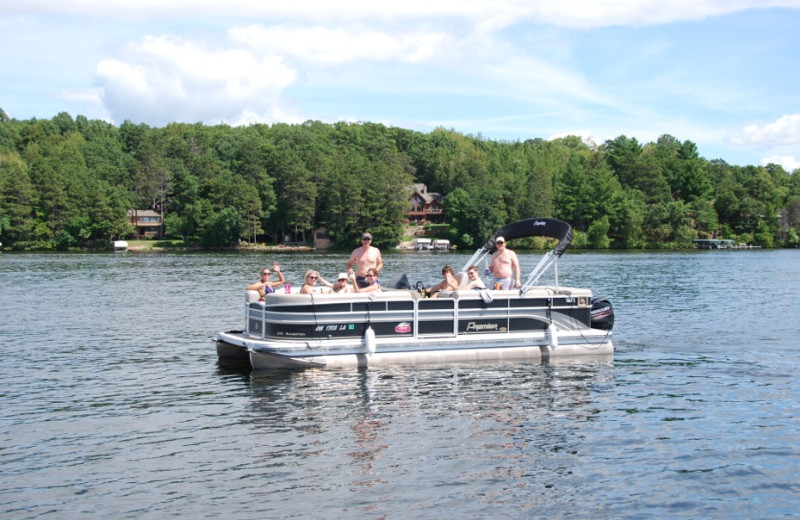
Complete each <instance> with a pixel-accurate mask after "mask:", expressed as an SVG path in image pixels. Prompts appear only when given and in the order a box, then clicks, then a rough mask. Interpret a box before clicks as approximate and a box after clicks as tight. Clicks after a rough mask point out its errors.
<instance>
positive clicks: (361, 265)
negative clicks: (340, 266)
mask: <svg viewBox="0 0 800 520" xmlns="http://www.w3.org/2000/svg"><path fill="white" fill-rule="evenodd" d="M371 244H372V235H371V234H370V233H364V234H362V235H361V247H357V248H355V249H353V253H352V254H351V255H350V260H348V261H347V270H348V271H349V270H350V269H352V270H353V272H354V274H355V275H356V283H357V284H358V286H359V287H361V288H364V287H366V286H368V285H369V282H368V281H367V278H366V276H367V271H369V269H370V268H372V269H375V271H376V273H380V271H381V269H383V258H381V252H380V250H379V249H378V248H377V247H372V245H371Z"/></svg>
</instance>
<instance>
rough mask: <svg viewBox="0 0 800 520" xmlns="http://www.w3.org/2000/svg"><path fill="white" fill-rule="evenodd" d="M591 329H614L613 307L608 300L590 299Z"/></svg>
mask: <svg viewBox="0 0 800 520" xmlns="http://www.w3.org/2000/svg"><path fill="white" fill-rule="evenodd" d="M591 315H592V328H593V329H600V330H611V329H612V328H613V327H614V307H613V306H612V305H611V302H610V301H609V300H608V298H592V311H591Z"/></svg>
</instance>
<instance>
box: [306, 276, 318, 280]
mask: <svg viewBox="0 0 800 520" xmlns="http://www.w3.org/2000/svg"><path fill="white" fill-rule="evenodd" d="M308 279H309V280H316V279H317V277H316V276H309V277H308Z"/></svg>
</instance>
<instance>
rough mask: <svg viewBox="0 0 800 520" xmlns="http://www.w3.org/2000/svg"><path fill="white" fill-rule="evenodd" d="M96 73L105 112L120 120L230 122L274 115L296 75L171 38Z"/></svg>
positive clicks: (278, 64) (275, 61) (151, 41)
mask: <svg viewBox="0 0 800 520" xmlns="http://www.w3.org/2000/svg"><path fill="white" fill-rule="evenodd" d="M120 54H121V55H120V56H117V57H115V58H108V59H105V60H103V61H102V62H100V64H99V65H98V66H97V70H96V73H95V76H96V81H97V83H98V85H99V87H100V89H101V90H102V98H103V102H104V104H105V107H106V109H107V110H108V112H109V113H110V115H111V117H112V118H113V119H114V121H116V122H117V123H119V122H121V120H123V119H131V120H133V121H136V122H139V121H147V122H148V123H150V124H155V125H160V124H166V123H168V122H170V121H183V122H196V121H206V122H210V123H211V122H231V121H236V120H241V119H243V118H245V119H246V114H252V113H258V114H262V117H263V118H264V119H267V118H269V114H270V113H271V112H272V111H274V110H275V104H276V103H277V100H278V97H279V96H280V93H281V91H282V90H283V89H284V88H286V87H287V86H288V85H290V84H291V83H292V82H293V81H294V80H295V77H296V72H295V71H294V70H293V69H291V68H290V67H288V66H287V65H286V64H284V63H283V61H282V60H281V59H280V58H277V57H273V56H270V55H266V56H255V55H253V54H251V53H248V52H246V51H243V50H238V49H231V50H216V49H208V48H206V47H204V46H201V45H198V44H195V43H193V42H189V41H186V40H182V39H179V38H173V37H159V38H153V37H148V38H144V39H143V40H141V41H139V42H136V43H134V44H131V45H130V46H129V47H128V48H126V49H125V50H124V51H123V52H121V53H120Z"/></svg>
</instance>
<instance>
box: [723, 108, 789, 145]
mask: <svg viewBox="0 0 800 520" xmlns="http://www.w3.org/2000/svg"><path fill="white" fill-rule="evenodd" d="M727 141H728V142H730V143H731V144H733V145H734V146H747V147H756V148H773V147H776V146H783V145H795V146H797V145H800V113H798V114H788V115H785V116H782V117H780V118H779V119H778V120H776V121H773V122H771V123H766V124H752V125H747V126H745V127H744V129H743V130H742V131H741V132H738V133H736V134H733V135H731V136H728V138H727Z"/></svg>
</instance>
